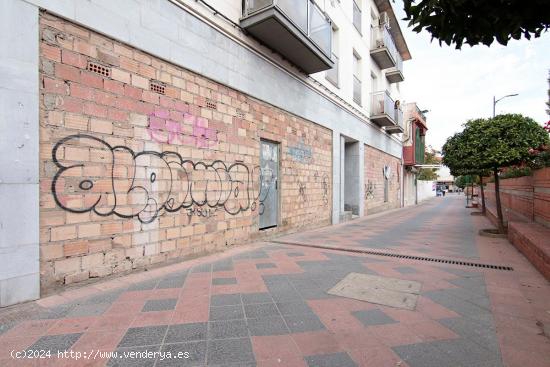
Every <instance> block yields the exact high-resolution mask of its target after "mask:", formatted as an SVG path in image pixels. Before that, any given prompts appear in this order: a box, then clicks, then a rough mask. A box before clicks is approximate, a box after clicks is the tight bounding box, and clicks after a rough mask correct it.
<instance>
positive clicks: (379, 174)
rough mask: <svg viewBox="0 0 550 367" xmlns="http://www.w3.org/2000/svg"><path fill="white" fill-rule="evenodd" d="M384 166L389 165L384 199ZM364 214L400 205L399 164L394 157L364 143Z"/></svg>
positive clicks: (397, 159)
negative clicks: (386, 192) (386, 194)
mask: <svg viewBox="0 0 550 367" xmlns="http://www.w3.org/2000/svg"><path fill="white" fill-rule="evenodd" d="M384 167H390V177H389V180H388V185H389V186H388V197H387V199H388V200H387V201H385V200H384V199H385V198H384V180H385V179H384ZM364 174H365V187H364V194H365V215H369V214H374V213H378V212H381V211H384V210H388V209H394V208H399V206H400V182H401V166H400V160H399V158H395V157H393V156H391V155H389V154H386V153H384V152H382V151H380V150H378V149H375V148H372V147H370V146H368V145H365V172H364Z"/></svg>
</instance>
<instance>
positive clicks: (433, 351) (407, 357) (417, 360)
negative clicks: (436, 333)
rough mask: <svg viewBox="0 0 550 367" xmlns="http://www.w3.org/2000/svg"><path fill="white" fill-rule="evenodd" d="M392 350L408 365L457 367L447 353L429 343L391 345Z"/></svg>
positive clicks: (412, 366) (413, 366)
mask: <svg viewBox="0 0 550 367" xmlns="http://www.w3.org/2000/svg"><path fill="white" fill-rule="evenodd" d="M392 349H393V351H394V352H395V353H396V354H397V355H398V356H399V357H400V358H401V359H402V360H403V361H404V362H405V363H407V365H408V366H410V367H458V366H460V365H458V366H457V365H456V362H455V361H451V360H450V359H449V358H448V357H447V355H446V354H445V353H444V352H442V351H440V350H439V349H437V348H435V347H434V346H432V345H430V343H419V344H409V345H400V346H396V347H392Z"/></svg>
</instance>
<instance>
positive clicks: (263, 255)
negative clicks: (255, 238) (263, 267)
mask: <svg viewBox="0 0 550 367" xmlns="http://www.w3.org/2000/svg"><path fill="white" fill-rule="evenodd" d="M248 257H249V258H250V259H268V258H269V255H268V254H267V252H265V251H264V250H254V251H250V252H249V253H248Z"/></svg>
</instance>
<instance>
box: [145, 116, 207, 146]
mask: <svg viewBox="0 0 550 367" xmlns="http://www.w3.org/2000/svg"><path fill="white" fill-rule="evenodd" d="M169 117H170V113H169V112H168V111H166V110H157V111H155V112H154V113H152V114H150V115H149V126H148V127H147V131H148V132H149V136H150V137H151V139H153V140H154V141H156V142H157V143H168V144H181V143H184V144H191V145H194V146H196V147H197V148H209V147H210V146H211V145H215V144H216V142H217V141H218V132H217V131H216V130H215V129H212V128H209V127H208V120H207V119H205V118H204V117H197V116H193V115H191V114H189V113H185V114H184V115H183V121H184V122H185V123H187V124H190V125H192V126H193V132H192V136H185V137H184V138H183V139H182V135H183V133H182V127H181V124H180V123H179V122H177V121H173V120H170V119H169ZM166 132H167V133H166Z"/></svg>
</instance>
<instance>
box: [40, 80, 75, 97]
mask: <svg viewBox="0 0 550 367" xmlns="http://www.w3.org/2000/svg"><path fill="white" fill-rule="evenodd" d="M43 86H44V90H45V91H46V92H50V93H56V94H68V90H69V88H68V87H67V84H66V83H65V82H62V81H60V80H55V79H51V78H46V77H44V79H43Z"/></svg>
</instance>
